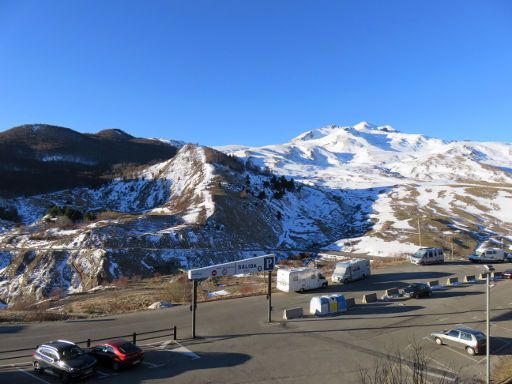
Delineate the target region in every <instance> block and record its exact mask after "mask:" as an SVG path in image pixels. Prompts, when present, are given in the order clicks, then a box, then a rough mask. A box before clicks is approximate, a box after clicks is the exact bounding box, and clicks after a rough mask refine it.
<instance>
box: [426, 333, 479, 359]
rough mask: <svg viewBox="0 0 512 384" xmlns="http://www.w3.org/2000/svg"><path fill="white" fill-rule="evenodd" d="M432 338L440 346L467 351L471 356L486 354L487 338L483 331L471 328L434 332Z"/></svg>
mask: <svg viewBox="0 0 512 384" xmlns="http://www.w3.org/2000/svg"><path fill="white" fill-rule="evenodd" d="M430 336H431V337H432V338H433V339H434V341H435V342H436V344H438V345H443V344H446V345H450V346H452V347H457V348H462V349H465V350H466V352H467V353H469V354H470V355H476V354H479V353H483V352H485V346H486V338H485V334H484V333H483V332H481V331H478V330H476V329H471V328H455V329H451V330H444V331H442V332H433V333H431V334H430Z"/></svg>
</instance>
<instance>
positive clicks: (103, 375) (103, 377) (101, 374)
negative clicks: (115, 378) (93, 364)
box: [96, 370, 112, 379]
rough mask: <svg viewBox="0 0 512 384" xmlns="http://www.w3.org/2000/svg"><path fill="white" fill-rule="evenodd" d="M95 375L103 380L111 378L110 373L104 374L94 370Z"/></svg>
mask: <svg viewBox="0 0 512 384" xmlns="http://www.w3.org/2000/svg"><path fill="white" fill-rule="evenodd" d="M96 373H97V374H98V375H100V376H101V379H105V378H107V377H110V376H112V374H110V373H106V372H103V371H98V370H96Z"/></svg>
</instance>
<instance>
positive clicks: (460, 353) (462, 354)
mask: <svg viewBox="0 0 512 384" xmlns="http://www.w3.org/2000/svg"><path fill="white" fill-rule="evenodd" d="M444 346H445V347H446V348H448V349H449V350H450V351H452V352H455V353H458V354H459V355H461V356H464V357H467V358H468V359H470V360H473V361H474V362H475V363H478V362H479V361H478V360H477V359H474V358H472V357H470V356H468V354H467V353H462V352H459V351H457V350H455V349H453V348H450V347H449V346H448V345H446V344H445V345H444Z"/></svg>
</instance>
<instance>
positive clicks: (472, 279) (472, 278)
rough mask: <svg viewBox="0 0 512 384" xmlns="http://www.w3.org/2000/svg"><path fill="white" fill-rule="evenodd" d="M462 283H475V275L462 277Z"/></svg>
mask: <svg viewBox="0 0 512 384" xmlns="http://www.w3.org/2000/svg"><path fill="white" fill-rule="evenodd" d="M464 282H465V283H476V276H475V275H466V276H464Z"/></svg>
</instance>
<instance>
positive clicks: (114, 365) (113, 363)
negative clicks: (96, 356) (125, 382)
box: [112, 361, 119, 372]
mask: <svg viewBox="0 0 512 384" xmlns="http://www.w3.org/2000/svg"><path fill="white" fill-rule="evenodd" d="M112 369H113V370H114V371H116V372H117V371H119V363H118V362H117V361H113V362H112Z"/></svg>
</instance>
